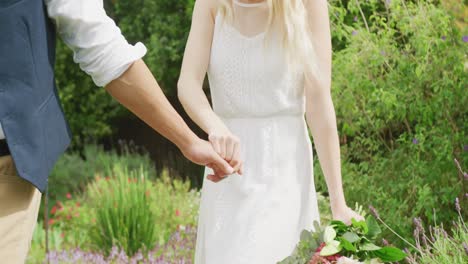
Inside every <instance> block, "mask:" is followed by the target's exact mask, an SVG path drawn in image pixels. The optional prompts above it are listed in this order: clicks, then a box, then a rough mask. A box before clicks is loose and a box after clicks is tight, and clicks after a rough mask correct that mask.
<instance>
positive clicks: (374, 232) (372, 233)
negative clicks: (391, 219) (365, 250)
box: [366, 215, 382, 239]
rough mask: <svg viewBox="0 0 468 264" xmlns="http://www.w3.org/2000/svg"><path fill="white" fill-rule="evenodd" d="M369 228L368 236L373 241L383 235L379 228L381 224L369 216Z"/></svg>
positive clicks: (367, 220)
mask: <svg viewBox="0 0 468 264" xmlns="http://www.w3.org/2000/svg"><path fill="white" fill-rule="evenodd" d="M366 223H367V226H368V228H369V232H367V236H368V237H370V238H371V239H374V238H376V237H377V236H378V235H379V234H380V233H382V230H381V229H380V227H379V224H378V223H377V221H376V220H375V218H374V217H373V216H370V215H369V216H368V217H367V219H366Z"/></svg>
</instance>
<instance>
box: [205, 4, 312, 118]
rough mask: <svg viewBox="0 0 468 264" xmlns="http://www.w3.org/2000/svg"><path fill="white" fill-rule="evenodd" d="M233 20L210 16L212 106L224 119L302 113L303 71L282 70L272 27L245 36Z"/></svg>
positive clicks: (282, 54)
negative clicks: (211, 20) (213, 19)
mask: <svg viewBox="0 0 468 264" xmlns="http://www.w3.org/2000/svg"><path fill="white" fill-rule="evenodd" d="M238 8H248V7H244V6H238ZM259 8H260V7H259ZM239 11H242V10H239ZM237 17H239V16H237ZM235 24H236V23H234V24H232V23H229V22H228V21H227V19H224V18H223V16H222V15H220V14H218V15H217V17H216V22H215V30H214V35H213V43H212V47H211V58H210V64H209V68H208V78H209V82H210V89H211V95H212V101H213V109H214V111H215V112H216V113H217V114H218V115H219V116H221V117H224V118H248V117H268V116H276V115H300V114H303V113H304V111H305V99H304V80H303V74H302V72H301V71H298V70H296V71H290V70H288V64H287V60H286V57H285V52H284V50H283V48H282V45H281V39H280V37H279V36H278V34H277V32H275V30H274V28H273V30H271V33H269V34H268V35H267V34H266V33H265V32H261V31H260V32H261V33H258V34H252V35H250V36H249V35H247V34H244V33H242V31H241V30H239V29H238V27H236V26H235ZM237 24H238V23H237ZM247 31H248V30H247ZM265 38H268V41H265Z"/></svg>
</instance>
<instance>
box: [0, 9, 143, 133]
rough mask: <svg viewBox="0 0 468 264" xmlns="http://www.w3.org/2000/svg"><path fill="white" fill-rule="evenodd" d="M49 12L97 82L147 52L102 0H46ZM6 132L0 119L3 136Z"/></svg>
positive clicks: (119, 72)
mask: <svg viewBox="0 0 468 264" xmlns="http://www.w3.org/2000/svg"><path fill="white" fill-rule="evenodd" d="M45 3H46V5H47V12H48V15H49V17H50V18H51V19H52V21H53V22H54V23H55V25H56V28H57V32H58V34H59V35H60V37H61V38H62V39H63V41H64V42H65V44H67V46H68V47H70V48H71V49H72V50H73V53H74V55H73V60H74V61H75V62H76V63H78V64H79V65H80V68H81V69H82V70H83V71H84V72H86V73H87V74H89V75H90V76H91V77H92V78H93V81H94V83H95V84H96V85H97V86H105V85H107V84H108V83H110V82H111V81H113V80H115V79H117V78H118V77H119V76H120V75H122V74H123V73H124V72H125V71H126V70H127V69H128V68H129V67H130V66H131V65H132V63H133V62H135V61H137V60H139V59H141V58H142V57H143V56H144V55H145V54H146V47H145V46H144V45H143V44H142V43H140V42H139V43H137V44H136V45H130V44H129V43H128V42H127V40H126V39H125V37H124V36H123V35H122V33H121V31H120V29H119V28H118V27H117V25H116V24H115V22H114V21H113V20H112V19H111V18H110V17H108V16H107V14H106V11H105V10H104V4H103V1H102V0H79V1H76V0H74V1H70V0H46V1H45ZM4 138H5V133H4V131H3V129H2V125H1V123H0V139H4Z"/></svg>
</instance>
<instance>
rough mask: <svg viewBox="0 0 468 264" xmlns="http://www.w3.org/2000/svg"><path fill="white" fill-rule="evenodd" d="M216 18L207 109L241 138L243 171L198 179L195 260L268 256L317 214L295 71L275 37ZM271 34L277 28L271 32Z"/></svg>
mask: <svg viewBox="0 0 468 264" xmlns="http://www.w3.org/2000/svg"><path fill="white" fill-rule="evenodd" d="M265 37H266V36H265V33H260V34H257V35H255V36H252V37H247V36H245V35H243V34H241V33H240V31H238V30H237V29H236V28H235V27H233V26H231V25H229V24H228V23H227V22H226V21H223V18H222V16H221V15H218V16H217V18H216V25H215V32H214V37H213V43H212V50H211V59H210V65H209V69H208V77H209V82H210V89H211V95H212V101H213V109H214V111H215V112H216V114H217V115H219V116H220V118H221V119H222V120H223V121H224V122H225V124H226V125H227V127H228V128H229V129H230V131H231V132H232V133H233V134H234V135H236V136H238V137H239V138H240V142H241V148H242V160H243V161H244V174H243V175H237V174H234V175H231V176H229V177H228V178H227V179H225V180H223V181H221V182H219V183H213V182H211V181H209V180H206V175H207V174H208V173H210V172H211V170H210V169H208V168H207V169H206V171H205V180H204V183H203V188H202V199H201V206H200V216H199V223H198V236H197V245H196V254H195V263H196V264H273V263H277V262H278V261H281V260H282V259H284V258H286V257H287V256H289V255H290V254H291V253H292V251H293V250H294V247H295V245H296V244H297V242H298V241H299V237H300V233H301V231H302V230H303V229H309V230H311V229H312V228H313V222H314V221H319V212H318V206H317V198H316V193H315V186H314V180H313V168H312V149H311V142H310V139H309V136H308V132H307V127H306V122H305V118H304V112H305V94H304V81H303V74H302V72H297V71H296V72H291V71H288V67H287V63H286V60H285V54H284V51H283V50H282V48H281V46H280V44H279V43H281V42H280V41H279V40H278V39H276V40H275V36H274V34H273V36H272V40H273V41H268V44H267V45H265V41H264V38H265ZM276 37H277V36H276Z"/></svg>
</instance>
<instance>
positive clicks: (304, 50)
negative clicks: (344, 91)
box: [220, 0, 318, 79]
mask: <svg viewBox="0 0 468 264" xmlns="http://www.w3.org/2000/svg"><path fill="white" fill-rule="evenodd" d="M232 1H233V0H222V1H221V6H220V13H221V15H222V16H224V17H226V18H228V19H232V18H233V17H234V14H233V8H232ZM265 1H266V3H267V5H268V8H269V16H268V28H267V31H266V32H267V34H268V33H269V32H270V31H271V28H272V27H273V24H275V25H278V26H279V27H280V30H281V33H282V39H283V47H284V48H285V50H286V54H287V56H288V58H287V59H288V63H289V65H290V66H292V67H293V68H295V67H296V66H297V65H301V66H303V68H304V73H305V74H306V76H307V77H309V78H316V79H318V67H317V59H316V54H315V50H314V47H313V42H312V36H311V32H310V29H309V22H308V18H307V11H306V8H305V6H304V2H303V1H304V0H265Z"/></svg>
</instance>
